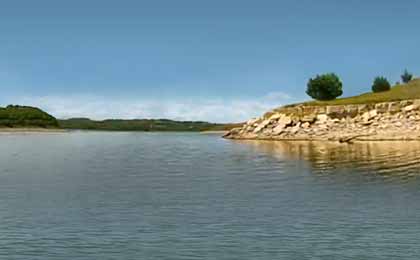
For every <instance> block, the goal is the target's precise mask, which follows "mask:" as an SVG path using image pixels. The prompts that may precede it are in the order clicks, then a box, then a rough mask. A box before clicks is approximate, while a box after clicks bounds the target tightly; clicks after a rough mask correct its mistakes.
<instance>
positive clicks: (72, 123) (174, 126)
mask: <svg viewBox="0 0 420 260" xmlns="http://www.w3.org/2000/svg"><path fill="white" fill-rule="evenodd" d="M59 125H60V127H61V128H65V129H81V130H107V131H191V132H199V131H207V130H225V128H226V127H227V126H226V125H223V124H213V123H208V122H194V121H173V120H168V119H134V120H122V119H109V120H103V121H95V120H90V119H88V118H72V119H66V120H59Z"/></svg>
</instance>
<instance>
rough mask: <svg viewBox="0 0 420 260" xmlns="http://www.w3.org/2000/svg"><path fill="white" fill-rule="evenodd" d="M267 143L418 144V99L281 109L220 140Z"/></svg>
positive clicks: (419, 137)
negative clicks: (413, 142) (391, 142)
mask: <svg viewBox="0 0 420 260" xmlns="http://www.w3.org/2000/svg"><path fill="white" fill-rule="evenodd" d="M223 137H224V138H227V139H236V140H240V139H242V140H270V141H276V140H278V141H297V140H302V141H338V142H340V143H349V142H353V141H420V99H417V100H404V101H399V102H384V103H376V104H362V105H339V106H323V107H320V106H307V105H301V106H296V107H287V106H286V107H282V108H278V109H275V110H273V111H270V112H268V113H266V114H264V115H263V116H261V117H259V118H256V119H252V120H249V121H248V122H247V123H246V124H244V125H243V126H242V127H239V128H235V129H232V130H231V131H230V132H228V133H227V134H225V135H224V136H223Z"/></svg>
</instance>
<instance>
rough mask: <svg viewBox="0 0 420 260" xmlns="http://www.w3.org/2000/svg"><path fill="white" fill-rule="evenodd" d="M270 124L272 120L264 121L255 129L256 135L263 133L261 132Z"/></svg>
mask: <svg viewBox="0 0 420 260" xmlns="http://www.w3.org/2000/svg"><path fill="white" fill-rule="evenodd" d="M268 124H270V120H269V119H266V120H264V121H262V122H261V123H260V124H259V125H258V126H257V127H256V128H255V129H254V132H253V133H254V134H256V133H259V132H261V130H263V129H264V128H265V127H266V126H267V125H268Z"/></svg>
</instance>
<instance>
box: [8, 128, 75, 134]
mask: <svg viewBox="0 0 420 260" xmlns="http://www.w3.org/2000/svg"><path fill="white" fill-rule="evenodd" d="M67 132H69V130H67V129H61V128H30V127H22V128H18V127H16V128H13V127H10V128H0V133H67Z"/></svg>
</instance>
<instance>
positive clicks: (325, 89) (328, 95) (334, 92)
mask: <svg viewBox="0 0 420 260" xmlns="http://www.w3.org/2000/svg"><path fill="white" fill-rule="evenodd" d="M342 88H343V84H342V83H341V81H340V79H339V78H338V76H337V75H336V74H334V73H328V74H324V75H317V76H316V77H315V78H314V79H312V78H311V79H309V82H308V86H307V90H306V94H308V95H309V96H310V97H312V98H314V99H316V100H333V99H335V98H337V97H339V96H341V95H342V94H343V90H342Z"/></svg>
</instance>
